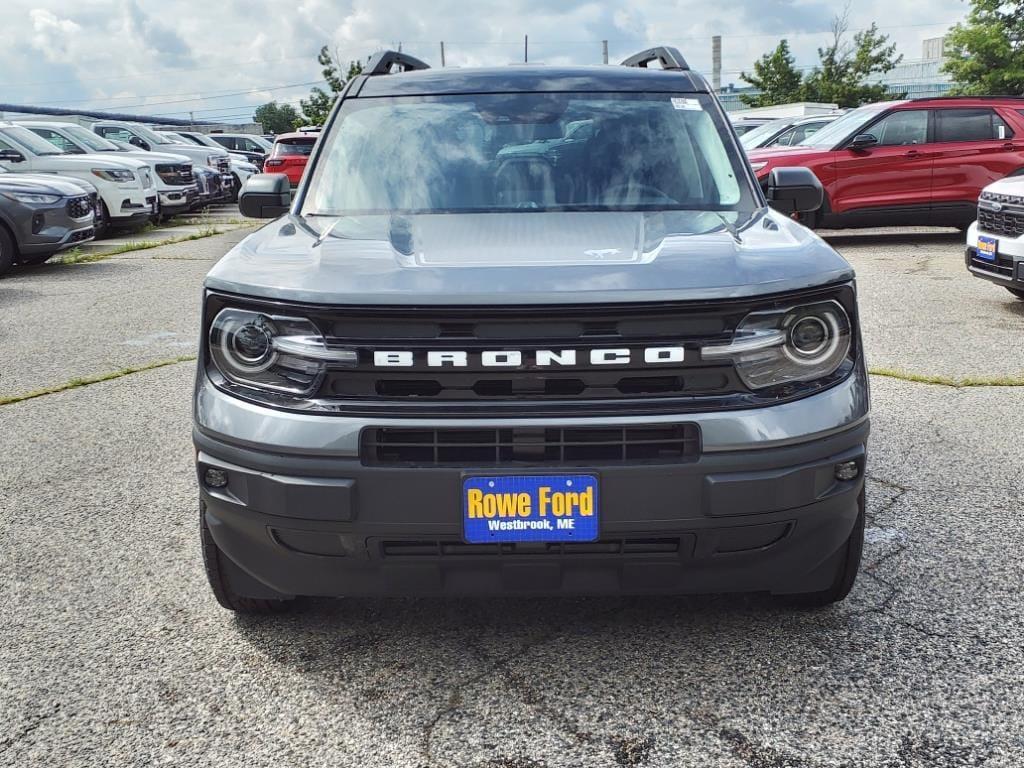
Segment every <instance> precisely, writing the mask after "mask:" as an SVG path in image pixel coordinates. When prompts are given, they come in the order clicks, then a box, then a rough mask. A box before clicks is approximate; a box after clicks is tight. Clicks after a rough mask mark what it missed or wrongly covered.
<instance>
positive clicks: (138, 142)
mask: <svg viewBox="0 0 1024 768" xmlns="http://www.w3.org/2000/svg"><path fill="white" fill-rule="evenodd" d="M128 143H129V144H131V145H133V146H136V147H138V148H139V149H144V150H146V151H147V152H149V142H147V141H145V140H143V139H140V138H139V137H138V136H132V137H131V138H130V139H128Z"/></svg>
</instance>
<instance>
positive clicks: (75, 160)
mask: <svg viewBox="0 0 1024 768" xmlns="http://www.w3.org/2000/svg"><path fill="white" fill-rule="evenodd" d="M37 159H38V160H39V162H40V163H45V164H46V165H47V166H49V168H53V169H55V170H68V171H84V172H88V171H90V170H91V169H93V168H106V169H109V170H125V169H127V170H130V171H137V170H139V168H144V167H145V165H146V164H145V163H142V162H139V161H138V160H132V159H131V158H130V157H126V158H124V159H123V160H122V159H112V158H109V157H107V156H105V155H46V156H45V157H39V158H37ZM49 168H48V169H49ZM48 169H47V170H48Z"/></svg>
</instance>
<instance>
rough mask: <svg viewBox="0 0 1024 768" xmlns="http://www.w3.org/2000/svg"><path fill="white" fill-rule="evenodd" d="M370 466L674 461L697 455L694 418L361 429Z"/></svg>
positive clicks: (479, 465) (363, 445)
mask: <svg viewBox="0 0 1024 768" xmlns="http://www.w3.org/2000/svg"><path fill="white" fill-rule="evenodd" d="M360 455H361V456H362V460H363V463H364V464H367V465H371V466H397V465H401V466H418V467H436V466H446V465H447V466H457V467H467V466H468V467H500V466H508V465H524V464H530V465H544V464H557V465H560V466H570V465H574V464H576V465H584V466H585V465H592V464H634V463H635V464H642V463H654V464H676V463H681V462H686V461H695V460H696V459H697V458H698V456H699V455H700V429H699V428H698V427H697V425H696V424H664V425H661V424H657V425H642V426H629V427H509V428H504V429H500V428H499V429H447V428H443V429H401V428H391V427H389V428H380V429H367V430H364V431H363V436H362V450H361V451H360Z"/></svg>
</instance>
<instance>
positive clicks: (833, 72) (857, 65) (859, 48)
mask: <svg viewBox="0 0 1024 768" xmlns="http://www.w3.org/2000/svg"><path fill="white" fill-rule="evenodd" d="M849 28H850V23H849V7H847V8H846V9H845V10H844V11H843V13H842V14H841V15H839V16H836V18H835V20H834V21H833V22H832V43H831V44H830V45H828V46H826V47H825V48H819V49H818V58H819V59H820V60H821V65H820V66H818V67H815V68H814V70H813V71H812V72H810V73H809V74H808V75H807V77H805V78H804V84H803V89H802V91H803V99H804V101H818V102H824V103H826V104H838V105H839V106H840V107H859V106H860V105H861V104H868V103H870V102H873V101H882V100H883V99H886V98H901V96H902V95H901V94H890V93H889V91H888V90H886V87H885V86H884V85H882V84H881V83H872V84H868V83H867V82H866V81H867V80H868V78H869V77H870V76H872V75H881V74H885V73H886V72H889V71H891V70H892V69H894V68H895V67H896V65H897V64H899V63H900V62H901V61H903V56H902V54H901V55H899V56H896V55H895V54H896V44H895V43H890V42H889V36H888V35H883V34H880V33H879V31H878V25H877V24H874V23H872V25H871V26H870V27H869V28H868V29H866V30H863V31H861V32H858V33H856V34H855V35H854V36H853V42H852V43H851V42H849V41H847V33H848V32H849Z"/></svg>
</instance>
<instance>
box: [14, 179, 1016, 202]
mask: <svg viewBox="0 0 1024 768" xmlns="http://www.w3.org/2000/svg"><path fill="white" fill-rule="evenodd" d="M0 179H3V176H0ZM982 192H992V193H994V194H997V195H1015V196H1017V197H1021V196H1024V176H1007V177H1006V178H1005V179H999V181H993V182H992V183H991V184H989V185H988V186H987V187H985V188H984V189H983V190H982Z"/></svg>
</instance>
